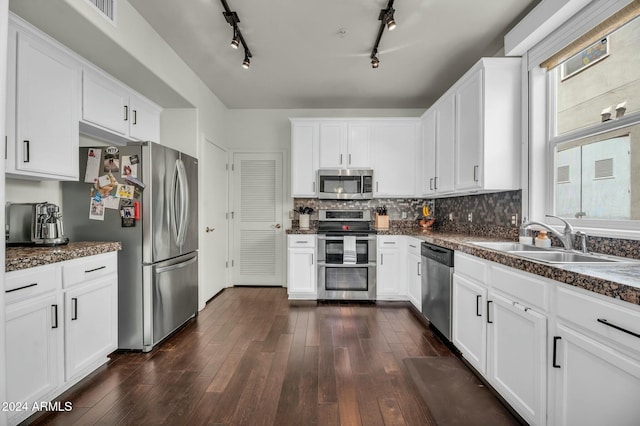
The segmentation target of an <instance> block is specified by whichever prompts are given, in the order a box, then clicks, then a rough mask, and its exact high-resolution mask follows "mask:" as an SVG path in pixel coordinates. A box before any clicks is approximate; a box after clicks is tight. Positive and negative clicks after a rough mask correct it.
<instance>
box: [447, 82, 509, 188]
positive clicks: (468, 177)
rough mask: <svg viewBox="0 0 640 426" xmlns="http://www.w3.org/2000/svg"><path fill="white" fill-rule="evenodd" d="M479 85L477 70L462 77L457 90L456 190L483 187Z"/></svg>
mask: <svg viewBox="0 0 640 426" xmlns="http://www.w3.org/2000/svg"><path fill="white" fill-rule="evenodd" d="M482 82H483V80H482V69H478V70H476V71H475V72H473V73H472V74H471V75H468V76H465V80H464V81H463V82H462V83H461V84H460V86H459V87H458V89H457V90H456V141H457V147H456V153H455V159H456V161H455V176H456V178H455V189H456V190H463V189H474V188H480V187H481V186H482V182H481V179H480V178H481V174H482V150H483V146H482V144H483V141H484V138H483V128H482V121H483V103H482ZM496 166H498V165H496Z"/></svg>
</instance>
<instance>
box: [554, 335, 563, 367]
mask: <svg viewBox="0 0 640 426" xmlns="http://www.w3.org/2000/svg"><path fill="white" fill-rule="evenodd" d="M560 339H562V337H560V336H553V361H552V362H553V363H552V365H553V368H561V367H560V365H558V362H557V360H558V359H557V349H558V340H560Z"/></svg>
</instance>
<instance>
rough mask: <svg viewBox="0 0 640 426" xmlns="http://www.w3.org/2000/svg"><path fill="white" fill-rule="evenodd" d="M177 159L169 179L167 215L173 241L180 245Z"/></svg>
mask: <svg viewBox="0 0 640 426" xmlns="http://www.w3.org/2000/svg"><path fill="white" fill-rule="evenodd" d="M178 161H180V160H176V164H175V165H174V167H173V178H172V179H171V193H170V195H169V215H170V218H171V230H172V231H173V235H174V237H175V241H176V244H177V245H180V240H179V237H180V228H179V225H178V214H177V213H178V212H177V211H176V195H177V189H178V188H177V187H178V185H179V184H180V183H179V177H178Z"/></svg>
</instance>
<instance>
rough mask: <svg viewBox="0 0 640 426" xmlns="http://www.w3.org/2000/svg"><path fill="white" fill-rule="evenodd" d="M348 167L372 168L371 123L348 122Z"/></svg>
mask: <svg viewBox="0 0 640 426" xmlns="http://www.w3.org/2000/svg"><path fill="white" fill-rule="evenodd" d="M346 155H347V168H349V169H370V168H371V164H372V162H371V123H369V122H352V123H348V124H347V152H346Z"/></svg>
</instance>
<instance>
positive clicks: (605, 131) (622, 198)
mask: <svg viewBox="0 0 640 426" xmlns="http://www.w3.org/2000/svg"><path fill="white" fill-rule="evenodd" d="M583 45H584V44H583ZM580 49H581V50H578V51H577V53H574V54H573V55H572V56H571V57H569V59H566V60H564V61H563V62H561V63H559V64H557V65H556V66H555V67H554V68H552V69H549V70H548V72H547V82H548V87H549V96H548V98H547V99H548V100H547V105H548V111H549V121H548V125H549V129H548V135H549V139H548V140H549V147H550V149H549V151H548V152H549V156H550V157H549V158H548V160H549V161H551V162H552V164H553V167H550V168H549V170H551V171H552V176H551V178H552V183H553V184H552V186H551V187H550V189H552V191H553V195H552V196H551V197H550V202H551V203H552V205H551V206H550V208H549V209H547V210H548V211H549V212H553V214H556V215H558V216H561V217H564V218H566V219H571V220H572V221H583V222H582V223H583V224H584V223H586V222H587V221H588V222H589V226H590V227H598V228H607V227H610V226H612V224H615V223H617V225H615V226H614V227H618V228H620V227H622V228H625V229H639V228H640V207H634V206H640V73H639V72H638V69H640V18H635V19H631V20H628V21H627V22H626V23H625V24H623V25H621V26H619V27H618V28H615V29H614V30H613V31H610V32H609V33H608V34H606V35H605V36H604V37H602V36H601V37H600V38H599V39H597V40H596V41H595V42H591V43H590V44H588V45H587V47H582V48H580ZM635 221H638V222H635ZM574 223H577V224H580V222H574ZM621 223H623V224H624V223H626V225H623V226H621V225H620V224H621Z"/></svg>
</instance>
